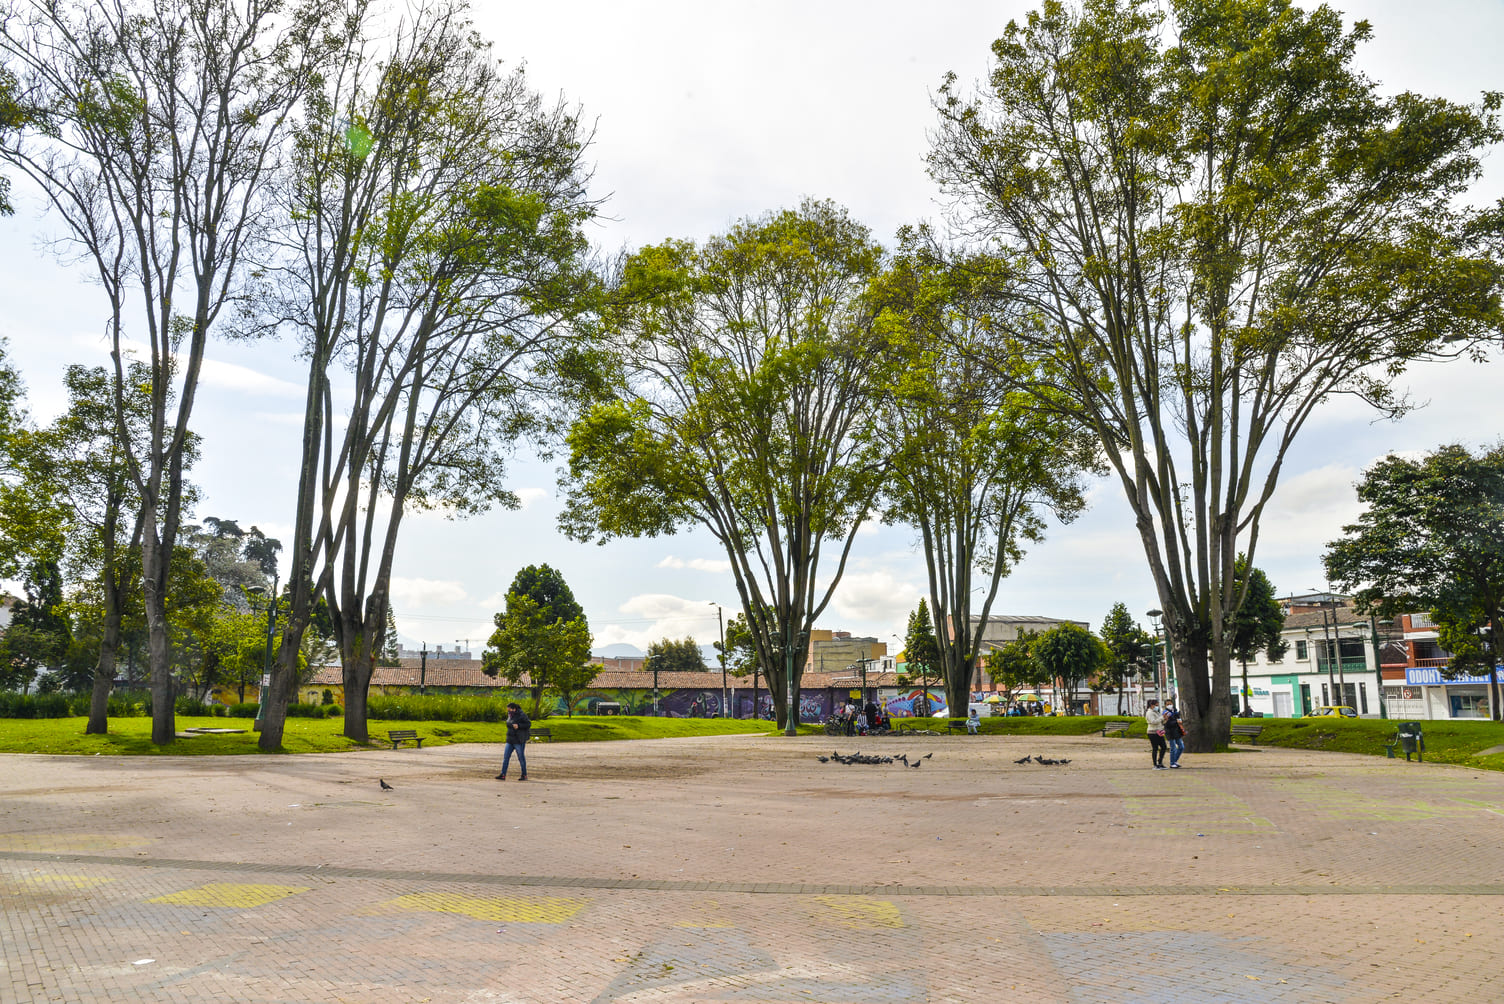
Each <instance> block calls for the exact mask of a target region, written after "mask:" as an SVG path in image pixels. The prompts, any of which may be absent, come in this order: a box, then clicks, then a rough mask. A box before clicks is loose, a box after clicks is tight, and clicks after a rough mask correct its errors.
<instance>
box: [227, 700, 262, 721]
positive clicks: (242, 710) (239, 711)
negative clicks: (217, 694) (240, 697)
mask: <svg viewBox="0 0 1504 1004" xmlns="http://www.w3.org/2000/svg"><path fill="white" fill-rule="evenodd" d="M259 707H261V705H259V704H257V703H256V702H255V701H246V702H245V703H244V704H232V705H230V717H231V718H255V717H256V709H257V708H259Z"/></svg>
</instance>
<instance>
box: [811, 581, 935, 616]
mask: <svg viewBox="0 0 1504 1004" xmlns="http://www.w3.org/2000/svg"><path fill="white" fill-rule="evenodd" d="M926 593H927V587H926V586H925V585H924V584H923V583H922V582H918V581H910V580H908V579H905V578H902V577H900V576H899V575H897V574H895V573H894V572H893V571H892V570H890V569H877V570H874V571H870V572H852V571H848V572H847V573H846V574H845V575H843V576H841V581H840V584H839V585H837V586H836V592H835V595H834V596H833V597H832V598H831V601H830V606H829V607H827V608H826V611H827V616H826V617H825V618H822V620H825V621H829V620H830V619H831V618H830V617H829V614H830V613H834V614H835V615H836V617H837V618H838V619H840V620H842V621H851V622H854V623H856V624H874V623H882V624H897V625H900V626H901V625H903V624H904V623H905V622H906V621H907V619H908V616H909V613H910V611H912V610H913V609H914V608H915V607H917V606H918V605H919V598H920V597H921V596H924V595H926ZM843 630H872V629H871V628H858V627H853V628H845V627H844V626H843Z"/></svg>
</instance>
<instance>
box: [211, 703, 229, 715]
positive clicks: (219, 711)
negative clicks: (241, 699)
mask: <svg viewBox="0 0 1504 1004" xmlns="http://www.w3.org/2000/svg"><path fill="white" fill-rule="evenodd" d="M212 710H213V712H214V717H215V718H223V717H224V716H225V713H226V712H227V711H229V709H228V708H226V707H225V706H224V705H223V704H216V705H214V707H213V709H212Z"/></svg>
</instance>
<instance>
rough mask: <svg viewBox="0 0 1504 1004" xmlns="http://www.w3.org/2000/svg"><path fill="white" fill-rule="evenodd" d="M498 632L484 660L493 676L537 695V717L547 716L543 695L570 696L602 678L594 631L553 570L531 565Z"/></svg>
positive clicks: (515, 583)
mask: <svg viewBox="0 0 1504 1004" xmlns="http://www.w3.org/2000/svg"><path fill="white" fill-rule="evenodd" d="M495 620H496V631H495V632H494V633H493V634H492V635H491V638H490V641H489V642H488V643H487V645H486V651H485V652H484V653H483V654H482V655H481V668H482V671H483V672H485V673H486V674H487V675H488V676H496V675H498V674H499V675H500V676H501V677H502V678H503V679H505V680H506V681H507V682H508V683H510V684H512V685H513V686H523V685H525V686H527V687H528V688H529V689H530V691H531V692H532V705H533V707H532V711H533V714H534V716H535V717H536V716H538V715H540V714H542V711H543V694H544V691H545V690H548V689H554V690H558V691H560V692H561V693H564V694H565V699H566V704H567V705H568V710H569V713H570V714H571V715H573V713H574V709H573V704H572V702H571V701H570V700H569V698H570V696H571V695H572V694H573V693H575V692H577V691H579V690H581V689H583V688H584V687H586V686H588V685H589V681H590V680H591V679H594V677H595V674H596V673H598V672H599V667H596V666H594V665H592V664H591V663H590V645H591V635H590V626H589V623H588V622H587V621H586V619H585V611H584V610H583V609H581V607H580V605H579V603H578V602H576V601H575V598H574V593H573V592H572V591H571V590H570V588H569V585H568V584H567V583H566V582H565V581H564V577H563V576H562V575H560V574H559V573H558V572H557V571H556V570H554V569H553V568H551V567H549V566H548V565H529V566H527V567H526V568H524V569H522V570H521V571H520V572H518V573H517V577H516V578H515V579H513V580H512V588H511V589H509V590H508V591H507V608H506V610H504V611H502V612H500V613H498V614H497V615H496V618H495Z"/></svg>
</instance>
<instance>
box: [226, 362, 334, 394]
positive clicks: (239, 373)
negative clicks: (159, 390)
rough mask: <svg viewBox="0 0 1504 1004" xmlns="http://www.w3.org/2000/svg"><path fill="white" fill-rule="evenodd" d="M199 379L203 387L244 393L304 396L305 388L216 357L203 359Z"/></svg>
mask: <svg viewBox="0 0 1504 1004" xmlns="http://www.w3.org/2000/svg"><path fill="white" fill-rule="evenodd" d="M200 372H201V377H200V381H201V383H202V385H203V386H205V387H212V388H214V389H216V390H230V391H239V392H241V393H245V394H262V395H270V396H272V397H304V396H306V395H307V392H308V390H307V388H306V387H300V386H298V385H297V384H295V383H293V382H292V381H290V380H279V379H277V378H276V377H273V376H267V375H266V374H265V373H261V372H259V371H257V370H253V369H251V368H250V367H249V366H241V365H239V364H238V363H227V362H223V361H221V360H218V359H205V360H204V368H203V369H202V370H201V371H200Z"/></svg>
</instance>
